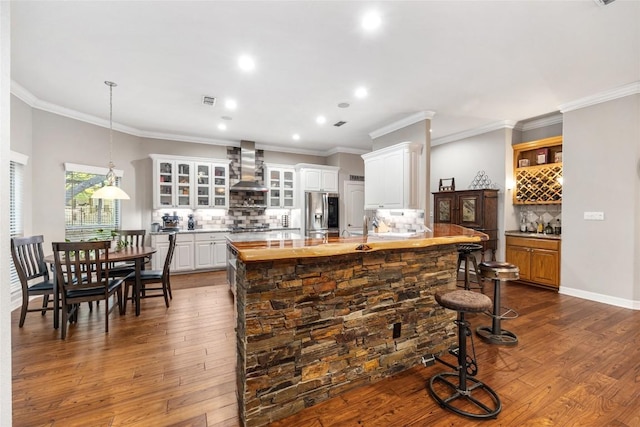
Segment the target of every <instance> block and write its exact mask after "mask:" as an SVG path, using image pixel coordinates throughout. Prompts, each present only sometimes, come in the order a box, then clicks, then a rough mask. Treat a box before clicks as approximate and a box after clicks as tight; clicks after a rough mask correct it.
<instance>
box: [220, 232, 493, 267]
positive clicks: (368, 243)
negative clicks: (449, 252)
mask: <svg viewBox="0 0 640 427" xmlns="http://www.w3.org/2000/svg"><path fill="white" fill-rule="evenodd" d="M430 230H433V231H427V232H420V233H380V234H376V233H370V234H369V235H368V236H366V237H363V236H356V237H325V238H305V237H300V238H292V239H280V240H276V239H274V240H266V239H263V240H256V241H240V239H238V240H234V235H233V234H231V235H229V236H228V240H229V243H230V244H231V245H233V246H234V247H235V248H236V249H237V250H238V259H239V260H241V261H243V262H259V261H273V260H279V259H291V258H311V257H325V256H335V255H346V254H351V253H359V252H373V251H381V250H387V249H405V248H406V249H409V248H424V247H428V246H437V245H449V244H457V243H474V242H480V241H483V240H487V239H488V236H487V235H486V234H484V233H481V232H479V231H475V230H472V229H469V228H465V227H461V226H458V225H452V224H440V223H439V224H432V225H431V227H430ZM242 240H245V239H242Z"/></svg>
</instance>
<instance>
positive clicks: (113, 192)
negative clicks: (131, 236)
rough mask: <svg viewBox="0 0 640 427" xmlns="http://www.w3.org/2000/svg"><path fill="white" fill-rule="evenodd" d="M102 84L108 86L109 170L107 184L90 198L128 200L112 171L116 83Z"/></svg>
mask: <svg viewBox="0 0 640 427" xmlns="http://www.w3.org/2000/svg"><path fill="white" fill-rule="evenodd" d="M104 84H106V85H107V86H109V172H107V185H105V186H104V187H102V188H100V189H99V190H97V191H96V192H95V193H93V195H92V196H91V198H92V199H108V200H115V199H119V200H129V195H128V194H127V193H125V192H124V191H123V190H122V189H121V188H120V187H118V186H116V174H115V172H113V167H114V165H113V161H112V154H113V88H114V86H118V85H117V84H115V83H114V82H110V81H106V82H104Z"/></svg>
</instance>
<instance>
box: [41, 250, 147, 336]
mask: <svg viewBox="0 0 640 427" xmlns="http://www.w3.org/2000/svg"><path fill="white" fill-rule="evenodd" d="M156 251H157V249H156V248H154V247H152V246H127V247H124V248H118V249H110V250H109V253H108V262H109V263H110V264H111V263H117V262H125V261H133V262H134V265H135V279H136V280H135V285H134V288H133V297H134V301H135V306H136V316H139V315H140V288H141V286H142V285H141V281H140V272H141V271H142V270H143V266H144V262H145V259H146V258H147V257H150V256H152V255H153V254H154V253H156ZM100 261H102V262H106V261H107V257H104V258H102V257H101V258H99V259H97V260H96V262H100ZM44 262H46V263H47V264H50V265H52V266H53V265H54V256H53V254H51V255H47V256H46V257H44ZM57 282H58V280H57V275H56V273H55V267H54V274H53V298H54V307H55V310H53V327H54V328H55V329H58V327H59V326H60V313H59V311H58V309H59V306H60V292H59V290H58V284H57ZM126 297H127V296H126V295H125V298H126ZM120 309H121V310H122V307H121V308H120Z"/></svg>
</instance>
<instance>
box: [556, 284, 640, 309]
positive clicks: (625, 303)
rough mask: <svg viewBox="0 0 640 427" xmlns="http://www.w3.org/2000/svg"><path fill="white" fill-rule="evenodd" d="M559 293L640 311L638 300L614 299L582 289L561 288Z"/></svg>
mask: <svg viewBox="0 0 640 427" xmlns="http://www.w3.org/2000/svg"><path fill="white" fill-rule="evenodd" d="M559 293H560V294H562V295H569V296H572V297H577V298H582V299H586V300H589V301H595V302H601V303H603V304H608V305H615V306H616V307H623V308H630V309H631V310H640V301H637V300H636V301H634V300H630V299H626V298H619V297H612V296H611V295H604V294H597V293H595V292H589V291H584V290H582V289H574V288H567V287H566V286H560V290H559Z"/></svg>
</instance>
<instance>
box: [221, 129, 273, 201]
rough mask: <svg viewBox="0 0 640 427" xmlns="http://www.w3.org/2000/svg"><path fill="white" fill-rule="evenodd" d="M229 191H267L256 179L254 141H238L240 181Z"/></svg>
mask: <svg viewBox="0 0 640 427" xmlns="http://www.w3.org/2000/svg"><path fill="white" fill-rule="evenodd" d="M229 190H231V191H259V192H262V193H265V192H267V191H269V189H268V188H267V187H265V186H264V185H262V184H260V183H259V182H258V181H257V180H256V143H255V142H253V141H240V182H238V183H237V184H234V185H232V186H231V187H230V188H229Z"/></svg>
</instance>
